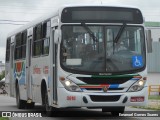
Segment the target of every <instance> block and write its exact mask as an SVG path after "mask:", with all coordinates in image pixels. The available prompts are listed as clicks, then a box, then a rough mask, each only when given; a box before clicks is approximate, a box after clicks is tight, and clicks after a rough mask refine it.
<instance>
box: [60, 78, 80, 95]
mask: <svg viewBox="0 0 160 120" xmlns="http://www.w3.org/2000/svg"><path fill="white" fill-rule="evenodd" d="M60 81H61V83H62V84H63V86H64V87H65V88H66V89H67V90H68V91H72V92H81V89H80V87H79V86H78V85H76V84H75V83H74V82H72V81H71V80H68V79H67V80H63V81H62V80H60Z"/></svg>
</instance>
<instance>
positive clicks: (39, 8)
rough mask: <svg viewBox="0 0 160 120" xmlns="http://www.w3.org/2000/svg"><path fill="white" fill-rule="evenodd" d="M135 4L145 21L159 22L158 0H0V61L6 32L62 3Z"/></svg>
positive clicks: (2, 56) (3, 52)
mask: <svg viewBox="0 0 160 120" xmlns="http://www.w3.org/2000/svg"><path fill="white" fill-rule="evenodd" d="M79 3H80V4H101V3H102V4H112V5H130V6H137V7H139V8H140V9H141V10H142V13H143V15H144V17H145V20H146V21H156V22H160V0H0V61H3V62H5V47H6V37H7V34H8V33H9V32H11V31H13V30H15V29H17V28H19V27H21V26H22V25H24V24H26V23H28V22H29V21H32V20H34V19H36V18H38V17H40V16H43V15H45V14H47V13H49V12H50V11H54V9H56V8H57V7H59V6H61V5H63V4H79Z"/></svg>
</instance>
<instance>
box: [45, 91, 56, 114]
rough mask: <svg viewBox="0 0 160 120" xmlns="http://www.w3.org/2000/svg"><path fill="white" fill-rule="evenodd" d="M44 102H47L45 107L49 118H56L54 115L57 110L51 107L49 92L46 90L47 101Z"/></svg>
mask: <svg viewBox="0 0 160 120" xmlns="http://www.w3.org/2000/svg"><path fill="white" fill-rule="evenodd" d="M44 101H45V103H44V107H45V111H46V115H47V117H52V116H54V115H53V114H54V112H55V109H56V108H53V107H52V106H50V105H49V99H48V92H47V90H45V99H44Z"/></svg>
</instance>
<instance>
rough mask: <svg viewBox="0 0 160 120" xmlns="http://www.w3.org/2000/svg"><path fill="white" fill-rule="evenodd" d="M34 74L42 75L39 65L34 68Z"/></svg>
mask: <svg viewBox="0 0 160 120" xmlns="http://www.w3.org/2000/svg"><path fill="white" fill-rule="evenodd" d="M33 74H41V68H39V67H38V65H35V66H34V67H33Z"/></svg>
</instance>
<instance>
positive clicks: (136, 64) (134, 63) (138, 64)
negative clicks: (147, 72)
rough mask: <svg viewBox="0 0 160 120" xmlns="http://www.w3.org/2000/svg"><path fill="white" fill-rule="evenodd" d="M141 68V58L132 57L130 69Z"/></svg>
mask: <svg viewBox="0 0 160 120" xmlns="http://www.w3.org/2000/svg"><path fill="white" fill-rule="evenodd" d="M142 66H143V60H142V56H132V67H134V68H136V67H142Z"/></svg>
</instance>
